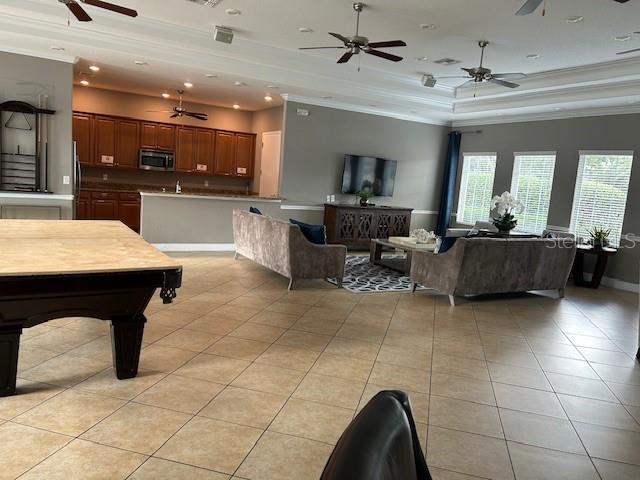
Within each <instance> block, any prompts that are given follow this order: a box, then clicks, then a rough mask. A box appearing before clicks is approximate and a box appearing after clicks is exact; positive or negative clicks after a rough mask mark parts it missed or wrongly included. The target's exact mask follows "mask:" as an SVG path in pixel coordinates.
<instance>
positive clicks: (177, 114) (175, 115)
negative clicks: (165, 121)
mask: <svg viewBox="0 0 640 480" xmlns="http://www.w3.org/2000/svg"><path fill="white" fill-rule="evenodd" d="M181 116H182V114H181V113H174V114H173V115H171V116H170V117H169V118H177V117H181Z"/></svg>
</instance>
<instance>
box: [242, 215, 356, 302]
mask: <svg viewBox="0 0 640 480" xmlns="http://www.w3.org/2000/svg"><path fill="white" fill-rule="evenodd" d="M233 238H234V242H235V248H236V256H237V255H242V256H243V257H246V258H248V259H249V260H253V261H254V262H256V263H258V264H259V265H262V266H263V267H266V268H268V269H270V270H273V271H274V272H276V273H279V274H280V275H283V276H285V277H287V278H288V279H289V290H291V288H292V287H293V283H294V282H295V281H296V280H299V279H312V278H322V279H324V278H336V280H337V281H338V288H340V287H342V278H343V277H344V265H345V258H346V255H347V248H346V247H344V246H342V245H316V244H314V243H311V242H310V241H309V240H307V238H306V237H305V236H304V235H303V233H302V231H301V230H300V227H298V226H297V225H293V224H291V223H289V222H286V221H284V220H279V219H276V218H272V217H267V216H264V215H257V214H254V213H249V212H245V211H242V210H234V211H233Z"/></svg>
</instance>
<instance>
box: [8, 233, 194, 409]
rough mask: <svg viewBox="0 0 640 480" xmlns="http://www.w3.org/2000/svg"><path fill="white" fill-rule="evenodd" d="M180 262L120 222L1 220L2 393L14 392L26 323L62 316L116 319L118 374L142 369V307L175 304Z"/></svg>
mask: <svg viewBox="0 0 640 480" xmlns="http://www.w3.org/2000/svg"><path fill="white" fill-rule="evenodd" d="M181 279H182V266H181V265H180V264H179V263H177V262H176V261H175V260H173V259H171V258H169V257H168V256H166V255H165V254H163V253H161V252H160V251H158V250H156V249H155V248H154V247H152V246H151V245H149V244H148V243H147V242H145V241H144V240H143V239H142V238H141V237H140V236H138V235H137V234H135V233H134V232H133V231H132V230H130V229H129V228H128V227H126V226H125V225H124V224H122V223H120V222H115V221H77V220H68V221H67V220H49V221H47V220H0V397H3V396H7V395H13V394H14V393H15V391H16V373H17V366H18V350H19V347H20V335H21V334H22V330H23V329H24V328H29V327H33V326H35V325H39V324H41V323H44V322H48V321H49V320H53V319H56V318H63V317H90V318H98V319H101V320H107V321H110V322H111V343H112V345H113V364H114V367H115V373H116V376H117V377H118V378H119V379H125V378H132V377H135V376H136V375H137V373H138V363H139V359H140V348H141V345H142V334H143V332H144V324H145V322H146V321H147V319H146V318H145V316H144V311H145V309H146V308H147V304H148V303H149V300H151V297H152V296H153V294H154V292H155V291H156V289H157V288H159V289H160V296H161V297H162V299H163V301H164V302H165V303H171V301H172V300H173V298H175V296H176V289H177V288H178V287H180V284H181Z"/></svg>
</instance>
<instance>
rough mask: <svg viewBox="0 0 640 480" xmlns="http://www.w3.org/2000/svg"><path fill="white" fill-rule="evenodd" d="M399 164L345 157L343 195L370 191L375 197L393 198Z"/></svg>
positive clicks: (373, 158)
mask: <svg viewBox="0 0 640 480" xmlns="http://www.w3.org/2000/svg"><path fill="white" fill-rule="evenodd" d="M397 166H398V162H397V161H395V160H385V159H384V158H376V157H364V156H360V155H345V156H344V171H343V173H342V193H345V194H356V193H358V192H361V191H364V190H369V191H371V192H372V193H373V195H374V196H375V197H391V196H393V189H394V186H395V181H396V168H397Z"/></svg>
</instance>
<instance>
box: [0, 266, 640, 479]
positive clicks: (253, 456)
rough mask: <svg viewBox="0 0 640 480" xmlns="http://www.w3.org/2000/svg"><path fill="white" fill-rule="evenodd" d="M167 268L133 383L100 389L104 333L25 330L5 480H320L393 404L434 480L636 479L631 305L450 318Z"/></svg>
mask: <svg viewBox="0 0 640 480" xmlns="http://www.w3.org/2000/svg"><path fill="white" fill-rule="evenodd" d="M180 258H181V259H182V260H183V262H184V285H183V287H182V288H181V289H180V290H179V292H178V298H177V300H176V302H175V303H174V304H173V305H170V306H165V305H162V304H161V302H160V301H159V298H154V300H153V301H152V303H151V305H150V306H149V308H148V311H147V314H148V318H149V322H148V324H147V327H146V330H145V336H144V342H145V345H144V349H143V352H142V361H141V371H140V374H139V376H138V377H137V378H136V379H133V380H128V381H117V380H116V379H115V377H114V375H113V372H112V370H111V366H110V362H111V351H110V340H109V332H108V324H107V323H105V322H100V321H97V320H90V319H62V320H57V321H54V322H50V323H48V324H46V325H41V326H38V327H35V328H31V329H28V330H26V331H25V332H24V335H23V339H22V348H21V353H20V355H21V358H20V369H19V395H16V396H14V397H11V398H2V399H0V479H4V478H16V477H20V478H25V479H36V478H37V479H45V478H46V479H57V478H60V479H65V480H67V479H75V478H82V479H90V478H96V479H104V478H113V479H119V478H132V479H138V480H144V479H180V478H184V479H209V480H223V479H227V480H228V479H230V478H235V479H250V480H281V479H292V480H305V479H316V478H318V476H319V474H320V472H321V470H322V468H323V466H324V463H325V461H326V459H327V457H328V455H329V454H330V452H331V450H332V448H333V445H334V444H335V442H336V441H337V439H338V437H339V435H340V433H341V432H342V431H343V429H344V428H345V427H346V425H347V424H348V423H349V421H350V420H351V419H352V418H353V416H354V414H355V413H356V411H358V409H360V408H362V406H364V405H365V404H366V402H367V401H368V400H369V399H370V398H371V397H372V396H373V395H374V394H375V393H376V392H378V391H379V390H382V389H390V388H398V389H402V390H405V391H407V392H408V393H409V395H410V398H411V401H412V405H413V409H414V413H415V417H416V420H417V422H418V428H419V432H420V436H421V440H422V441H423V443H424V447H425V448H426V452H427V459H428V463H429V465H430V467H431V469H432V471H433V475H434V477H435V478H436V479H439V480H443V479H471V478H494V479H503V478H504V479H512V478H518V479H555V478H558V479H560V478H562V479H573V478H575V479H580V480H584V479H591V478H594V479H598V478H600V479H603V480H617V479H637V478H640V424H639V423H638V422H639V421H640V364H638V363H637V362H636V360H635V359H634V354H635V351H636V348H637V344H636V342H637V329H638V313H637V297H636V295H632V294H628V293H624V292H620V291H616V290H611V289H605V288H603V289H601V290H597V291H593V290H586V289H575V288H572V287H570V288H569V289H568V296H567V298H566V299H564V300H556V299H552V298H549V297H545V296H535V295H521V296H509V297H501V298H492V299H483V300H478V301H475V302H469V303H466V304H463V305H461V306H458V307H456V308H451V307H449V305H448V303H447V299H446V297H444V296H441V295H437V294H434V293H433V292H420V293H417V294H415V295H410V294H402V295H401V294H365V295H356V294H351V293H349V292H346V291H344V290H338V289H336V288H334V287H331V286H330V285H328V284H325V283H324V282H303V283H302V284H301V285H300V289H299V290H296V291H294V292H291V293H288V292H287V290H286V285H287V282H286V280H284V279H282V278H280V277H278V276H277V275H274V274H272V273H270V272H268V271H266V270H264V269H262V268H260V267H258V266H256V265H254V264H252V263H251V262H248V261H246V260H239V261H234V260H233V259H232V258H231V257H230V256H228V255H209V256H198V255H193V256H182V257H180Z"/></svg>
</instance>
